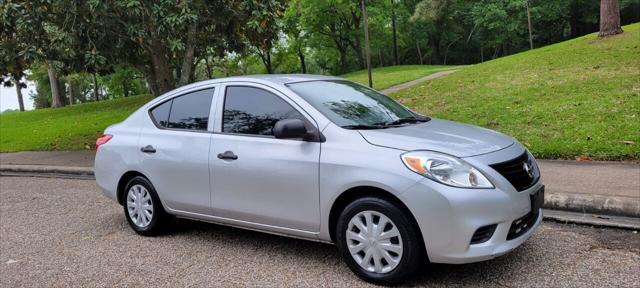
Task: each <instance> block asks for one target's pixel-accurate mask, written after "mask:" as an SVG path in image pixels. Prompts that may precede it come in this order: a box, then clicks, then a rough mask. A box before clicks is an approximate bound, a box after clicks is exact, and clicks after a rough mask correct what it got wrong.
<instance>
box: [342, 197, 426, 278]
mask: <svg viewBox="0 0 640 288" xmlns="http://www.w3.org/2000/svg"><path fill="white" fill-rule="evenodd" d="M336 229H337V231H336V242H337V245H338V248H339V250H340V253H341V254H342V257H343V259H344V261H345V262H346V263H347V266H349V268H350V269H351V270H352V271H353V272H354V273H355V274H356V275H357V276H358V277H360V278H362V279H364V280H365V281H368V282H371V283H374V284H382V285H396V284H400V283H402V282H404V281H406V280H408V279H409V278H411V277H412V276H414V275H415V273H416V272H417V270H418V268H419V267H420V264H421V262H422V261H421V260H422V257H423V253H422V248H421V247H422V243H420V239H421V238H420V237H419V236H418V234H417V233H418V231H416V229H415V228H414V225H412V222H411V219H410V218H409V217H408V216H407V214H406V213H405V212H404V211H402V210H401V209H400V208H398V207H397V206H396V205H394V204H392V203H391V202H389V201H387V200H384V199H380V198H373V197H366V198H360V199H357V200H355V201H354V202H352V203H350V204H349V205H347V207H345V209H344V210H343V211H342V214H341V215H340V218H339V219H338V224H337V225H336Z"/></svg>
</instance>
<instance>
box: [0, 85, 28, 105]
mask: <svg viewBox="0 0 640 288" xmlns="http://www.w3.org/2000/svg"><path fill="white" fill-rule="evenodd" d="M35 89H36V87H35V86H34V84H33V82H31V81H27V88H26V89H24V88H23V89H22V99H23V100H24V109H25V110H32V109H33V101H31V99H29V93H31V91H34V93H35ZM19 107H20V106H19V105H18V96H17V94H16V87H15V86H12V87H4V86H2V85H0V112H1V111H4V110H7V109H18V108H19Z"/></svg>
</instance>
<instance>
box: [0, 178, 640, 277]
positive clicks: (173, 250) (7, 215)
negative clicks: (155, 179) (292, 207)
mask: <svg viewBox="0 0 640 288" xmlns="http://www.w3.org/2000/svg"><path fill="white" fill-rule="evenodd" d="M0 209H1V211H0V261H1V262H0V286H2V287H18V286H28V287H32V286H83V287H87V286H106V287H112V286H142V285H145V286H151V285H154V286H155V285H157V286H164V287H176V286H225V287H229V286H262V287H264V286H278V287H279V286H295V287H300V286H333V287H346V286H349V287H359V286H367V284H366V283H365V282H362V281H360V280H359V279H358V278H357V277H355V276H354V275H353V274H352V273H351V272H350V271H349V269H348V268H347V267H346V266H345V265H344V264H343V262H342V261H341V260H340V259H339V256H338V253H337V249H336V248H334V247H333V246H331V245H327V244H320V243H315V242H309V241H303V240H295V239H289V238H284V237H279V236H273V235H268V234H263V233H258V232H250V231H245V230H240V229H235V228H229V227H223V226H218V225H213V224H206V223H198V222H193V221H187V220H179V221H176V222H175V223H174V225H173V227H172V229H171V233H169V234H167V235H165V236H161V237H155V238H144V237H140V236H137V235H136V234H135V233H133V231H132V230H131V229H130V228H129V227H128V226H127V223H126V220H125V218H124V216H123V214H122V208H121V207H120V206H118V205H117V204H115V203H113V202H112V201H109V200H107V199H106V198H105V197H104V196H102V195H101V194H100V192H99V191H98V188H97V187H96V185H95V182H94V181H91V180H71V179H50V178H29V177H0ZM407 284H408V285H412V286H429V287H444V286H486V287H497V286H504V287H548V286H554V287H605V286H612V287H639V286H640V235H639V234H637V233H636V232H633V231H628V230H616V229H601V228H592V227H588V226H575V225H570V224H558V223H552V222H545V223H544V224H543V225H542V226H541V227H540V229H539V230H538V231H537V232H536V233H535V235H533V237H532V238H531V239H530V240H529V241H528V242H526V243H525V244H524V245H523V246H522V247H520V248H518V249H517V250H515V251H514V252H512V253H510V254H508V255H505V256H503V257H500V258H497V259H495V260H492V261H488V262H482V263H476V264H467V265H428V266H426V267H425V268H424V269H423V272H422V276H421V277H419V278H417V279H415V280H413V281H411V282H409V283H407Z"/></svg>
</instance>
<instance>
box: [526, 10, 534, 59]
mask: <svg viewBox="0 0 640 288" xmlns="http://www.w3.org/2000/svg"><path fill="white" fill-rule="evenodd" d="M527 25H528V26H529V48H530V49H532V50H533V35H532V32H531V12H530V11H529V0H527Z"/></svg>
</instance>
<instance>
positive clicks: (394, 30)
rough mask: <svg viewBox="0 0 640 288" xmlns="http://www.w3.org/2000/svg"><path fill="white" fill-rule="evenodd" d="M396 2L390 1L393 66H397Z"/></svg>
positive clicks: (394, 0)
mask: <svg viewBox="0 0 640 288" xmlns="http://www.w3.org/2000/svg"><path fill="white" fill-rule="evenodd" d="M395 5H396V0H391V27H393V65H398V64H399V63H398V62H400V61H398V41H397V40H396V38H397V36H396V9H395V7H394V6H395Z"/></svg>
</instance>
